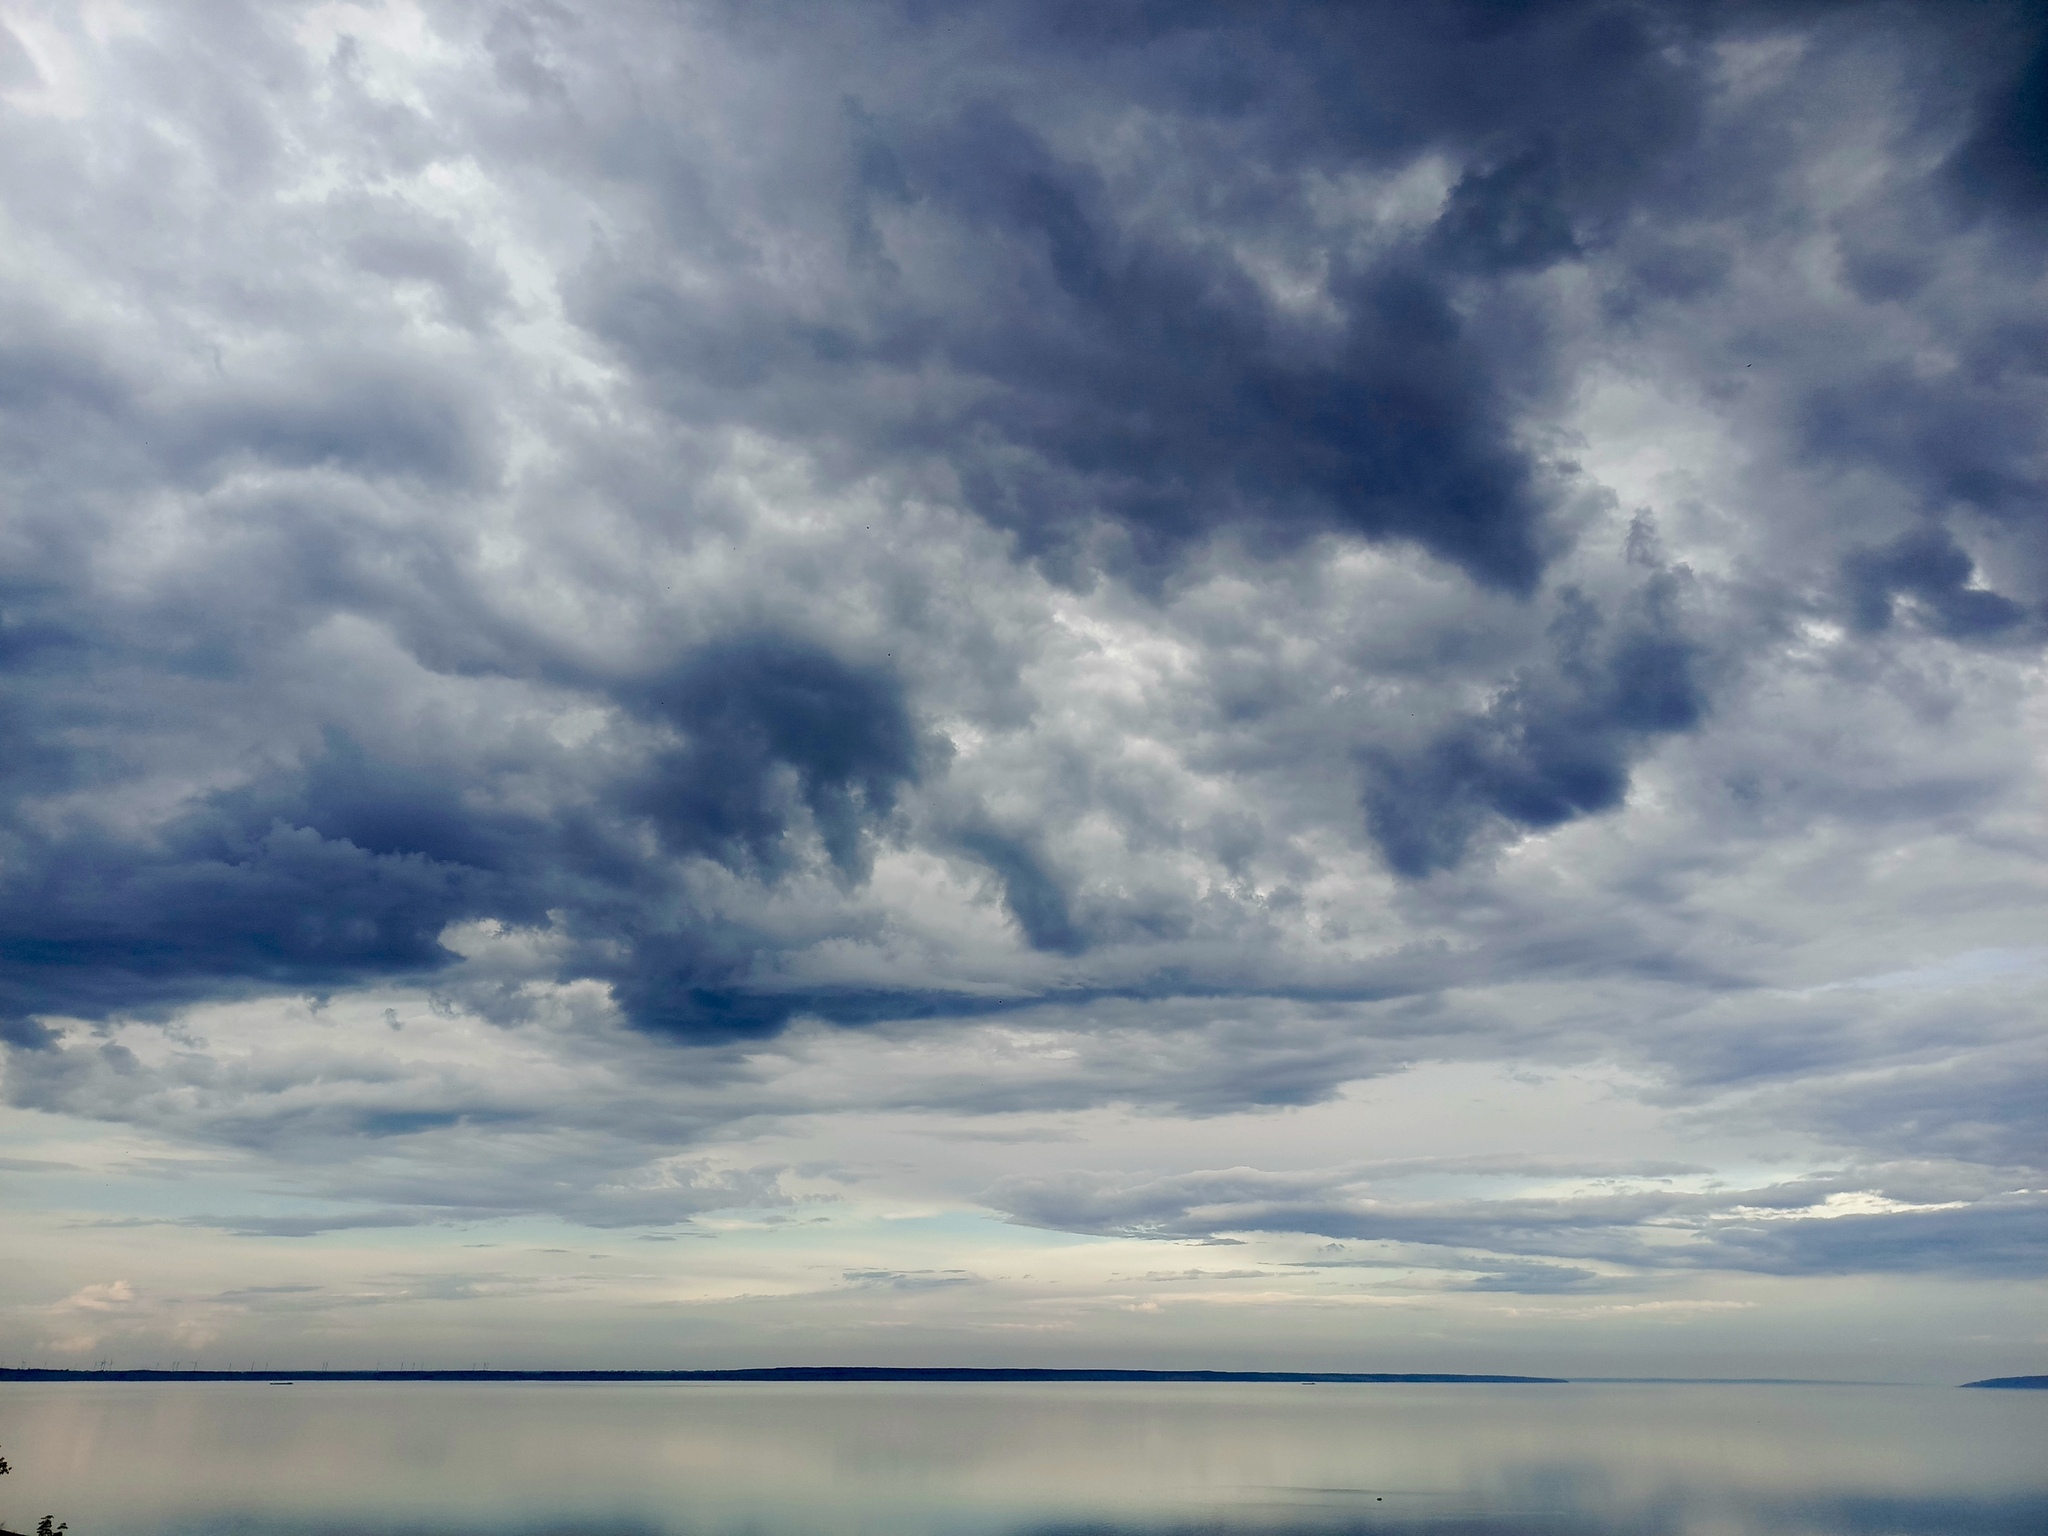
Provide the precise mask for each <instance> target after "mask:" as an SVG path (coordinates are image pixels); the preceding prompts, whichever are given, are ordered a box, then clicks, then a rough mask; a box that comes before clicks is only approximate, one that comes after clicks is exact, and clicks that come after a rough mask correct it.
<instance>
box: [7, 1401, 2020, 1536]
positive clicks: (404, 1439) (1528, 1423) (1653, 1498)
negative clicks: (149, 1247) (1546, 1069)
mask: <svg viewBox="0 0 2048 1536" xmlns="http://www.w3.org/2000/svg"><path fill="white" fill-rule="evenodd" d="M0 1445H4V1446H5V1447H6V1448H7V1452H8V1455H9V1457H10V1458H11V1459H12V1460H13V1462H14V1464H15V1468H16V1472H15V1475H13V1476H11V1477H9V1478H7V1479H6V1481H5V1482H4V1483H0V1524H4V1525H7V1526H9V1527H12V1528H13V1529H15V1530H23V1529H33V1526H34V1522H35V1519H36V1517H37V1516H39V1515H40V1514H42V1513H43V1512H44V1511H45V1510H54V1511H56V1512H57V1513H58V1514H59V1515H61V1516H63V1517H64V1518H66V1519H68V1520H69V1521H70V1522H71V1528H72V1533H73V1536H196V1533H200V1532H205V1533H209V1536H215V1533H217V1536H244V1533H250V1536H253V1533H257V1532H273V1531H274V1532H280V1533H291V1536H312V1533H333V1536H342V1533H365V1536H368V1533H378V1536H481V1533H507V1536H542V1533H561V1536H569V1533H590V1536H669V1533H674V1536H685V1533H707V1536H709V1533H734V1536H738V1533H747V1536H811V1533H824V1532H835V1533H836V1532H846V1533H869V1532H873V1533H883V1532H887V1533H891V1536H927V1533H930V1536H939V1533H956V1532H957V1533H963V1536H969V1533H971V1536H981V1533H989V1536H998V1533H999V1536H1013V1533H1015V1536H1025V1533H1031V1536H1053V1533H1078V1532H1095V1533H1105V1536H1107V1533H1124V1532H1133V1533H1136V1532H1146V1533H1153V1532H1158V1533H1163V1532H1178V1531H1186V1532H1194V1531H1203V1532H1216V1533H1232V1532H1239V1531H1242V1532H1263V1533H1276V1532H1290V1531H1300V1532H1359V1533H1363V1532H1385V1533H1389V1536H1394V1533H1406V1532H1427V1533H1430V1536H1462V1533H1472V1536H1482V1533H1483V1536H1508V1533H1515V1532H1530V1533H1545V1536H1549V1533H1556V1536H1566V1533H1586V1536H1605V1533H1610V1532H1614V1533H1620V1532H1642V1533H1652V1536H1736V1533H1748V1532H1761V1533H1778V1532H1785V1533H1800V1536H1808V1533H1812V1536H1820V1533H1832V1532H1853V1533H1857V1536H1899V1533H1909V1532H1910V1533H1916V1536H1917V1533H1922V1532H1925V1533H1929V1536H1933V1533H1940V1536H1980V1533H1994V1532H1995V1533H1999V1536H2008V1533H2010V1536H2020V1533H2025V1536H2042V1533H2044V1532H2048V1393H2026V1392H1964V1391H1957V1390H1954V1389H1950V1388H1936V1387H1872V1388H1865V1387H1733V1386H1728V1387H1715V1386H1705V1387H1695V1386H1603V1385H1574V1386H1513V1387H1509V1386H1408V1385H1370V1386H1368V1385H1357V1386H1348V1385H1329V1384H1325V1385H1319V1386H1314V1387H1302V1386H1291V1385H1285V1386H1283V1385H1256V1386H1254V1385H1246V1386H1228V1385H1212V1384H1182V1383H1175V1384H1162V1385H1124V1384H1109V1383H1075V1384H1031V1385H1009V1384H1003V1385H990V1386H980V1385H950V1384H948V1385H932V1384H903V1385H897V1384H889V1385H867V1384H852V1383H844V1384H842V1383H830V1384H818V1385H785V1384H775V1385H756V1384H751V1383H727V1382H718V1383H678V1384H666V1383H664V1384H650V1385H635V1386H609V1385H557V1384H547V1383H521V1384H511V1385H494V1386H473V1385H468V1384H460V1383H410V1384H402V1385H388V1384H378V1383H359V1382H344V1383H332V1384H301V1385H295V1386H290V1387H271V1386H263V1385H257V1384H251V1383H239V1382H229V1383H204V1384H191V1385H183V1384H180V1385H152V1384H141V1383H106V1384H99V1383H94V1384H73V1383H60V1384H50V1383H7V1384H0Z"/></svg>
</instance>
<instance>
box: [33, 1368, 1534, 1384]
mask: <svg viewBox="0 0 2048 1536" xmlns="http://www.w3.org/2000/svg"><path fill="white" fill-rule="evenodd" d="M0 1381H260V1382H276V1383H282V1382H286V1381H290V1382H301V1381H309V1382H310V1381H475V1382H493V1381H595V1382H636V1381H770V1382H772V1381H930V1382H947V1381H961V1382H976V1381H985V1382H1031V1381H1136V1382H1145V1381H1217V1382H1232V1381H1242V1382H1259V1381H1271V1382H1296V1383H1302V1384H1310V1383H1315V1382H1422V1383H1473V1384H1500V1383H1524V1384H1531V1385H1544V1386H1561V1385H1564V1384H1565V1382H1566V1378H1564V1377H1562V1376H1470V1375H1458V1374H1450V1373H1444V1372H1378V1371H1374V1372H1359V1371H1109V1370H1103V1371H1088V1370H1074V1371H1062V1370H1025V1369H1016V1370H1007V1369H978V1368H974V1367H961V1368H956V1367H948V1366H933V1367H924V1366H886V1365H884V1366H868V1365H784V1366H768V1367H763V1368H759V1369H754V1370H737V1371H484V1370H473V1371H289V1370H284V1371H280V1370H267V1371H71V1370H45V1369H40V1368H32V1367H17V1368H13V1369H5V1368H0Z"/></svg>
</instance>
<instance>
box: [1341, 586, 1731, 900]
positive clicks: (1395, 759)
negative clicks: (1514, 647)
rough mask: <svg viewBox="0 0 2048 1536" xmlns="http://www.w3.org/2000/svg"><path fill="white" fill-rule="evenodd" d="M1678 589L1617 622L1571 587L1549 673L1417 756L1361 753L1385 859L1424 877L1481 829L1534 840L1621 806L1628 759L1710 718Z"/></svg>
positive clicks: (1551, 634) (1525, 677)
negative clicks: (1489, 825)
mask: <svg viewBox="0 0 2048 1536" xmlns="http://www.w3.org/2000/svg"><path fill="white" fill-rule="evenodd" d="M1676 585H1677V583H1676V582H1675V581H1674V579H1673V578H1671V577H1670V576H1668V575H1660V576H1659V577H1658V578H1657V579H1655V580H1653V581H1652V582H1650V583H1649V584H1648V585H1647V586H1646V587H1645V588H1644V589H1643V591H1642V592H1641V593H1640V594H1638V596H1637V598H1636V600H1635V602H1634V604H1633V605H1632V606H1633V608H1634V610H1635V611H1634V612H1632V613H1630V614H1629V615H1627V616H1626V617H1625V618H1623V619H1622V621H1621V622H1620V623H1618V624H1610V623H1609V622H1608V620H1607V618H1606V616H1605V615H1604V614H1603V613H1602V612H1601V610H1600V608H1599V606H1598V605H1597V604H1596V603H1595V602H1593V601H1591V600H1590V599H1588V598H1586V597H1585V596H1583V595H1582V594H1580V593H1578V592H1575V591H1573V590H1571V589H1566V591H1565V592H1564V593H1563V594H1562V596H1563V602H1562V604H1561V611H1560V613H1559V614H1558V617H1557V618H1556V619H1554V620H1553V621H1552V622H1551V624H1550V626H1549V630H1548V633H1547V635H1546V640H1547V642H1548V647H1549V649H1550V651H1551V653H1552V654H1551V656H1550V657H1549V658H1546V661H1547V664H1538V665H1536V666H1532V667H1530V668H1528V669H1526V670H1524V671H1523V672H1521V673H1520V674H1518V675H1517V676H1516V677H1515V679H1514V680H1513V682H1512V683H1511V684H1510V685H1509V686H1508V688H1507V689H1505V690H1504V691H1503V692H1502V693H1501V694H1500V695H1499V696H1498V697H1496V698H1495V699H1494V700H1493V701H1492V703H1490V704H1489V705H1488V706H1487V708H1486V709H1485V711H1484V712H1483V713H1481V714H1478V715H1476V716H1468V717H1466V718H1463V719H1459V720H1455V721H1453V722H1452V723H1451V724H1450V726H1449V727H1448V729H1446V730H1445V731H1444V732H1443V733H1442V734H1440V735H1439V736H1437V737H1436V738H1435V739H1434V740H1432V741H1430V742H1428V743H1427V744H1426V745H1425V746H1424V747H1422V748H1421V749H1420V750H1419V751H1410V752H1408V753H1406V754H1399V753H1395V752H1390V751H1388V750H1386V749H1383V748H1369V749H1367V750H1366V752H1365V753H1364V754H1363V755H1364V757H1365V762H1366V772H1367V780H1366V783H1367V787H1366V793H1365V810H1366V824H1367V826H1368V827H1369V829H1370V830H1371V832H1372V835H1373V838H1374V840H1375V841H1376V842H1378V844H1379V845H1380V848H1381V850H1382V851H1383V852H1384V853H1385V854H1386V857H1387V861H1388V862H1389V863H1390V864H1392V865H1393V866H1394V868H1395V869H1397V870H1399V871H1400V872H1401V873H1402V874H1404V875H1412V876H1420V875H1427V874H1429V873H1431V872H1432V871H1434V870H1438V869H1443V868H1448V867H1451V866H1454V865H1456V864H1458V863H1459V862H1460V861H1461V860H1462V859H1463V858H1464V856H1465V853H1466V850H1467V848H1468V846H1469V845H1470V843H1471V841H1472V838H1473V835H1474V834H1475V832H1477V831H1478V830H1479V828H1480V827H1481V826H1482V825H1483V824H1484V823H1485V822H1486V821H1487V820H1488V819H1489V818H1498V819H1499V820H1501V821H1503V822H1505V823H1507V824H1509V825H1510V826H1513V827H1517V828H1529V829H1543V828H1548V827H1554V826H1557V825H1559V824H1560V823H1563V822H1567V821H1570V820H1573V819H1574V818H1576V817H1579V816H1585V815H1589V814H1592V813H1594V812H1598V811H1604V810H1608V809H1610V808H1612V807H1613V806H1615V805H1617V804H1619V803H1620V801H1621V799H1622V796H1623V795H1624V794H1625V793H1626V792H1627V789H1628V782H1629V767H1630V764H1631V760H1632V758H1633V757H1634V756H1635V755H1636V754H1637V753H1638V752H1640V751H1641V750H1642V749H1643V747H1644V745H1645V744H1646V743H1648V742H1650V741H1652V740H1654V739H1655V738H1656V737H1657V736H1660V735H1664V734H1667V733H1669V732H1673V731H1683V730H1688V729H1690V728H1691V727H1693V726H1695V725H1697V724H1698V723H1699V721H1700V717H1701V715H1702V714H1703V713H1704V711H1705V708H1706V688H1705V681H1706V679H1705V676H1704V673H1705V671H1706V668H1707V666H1708V665H1709V664H1710V662H1709V659H1708V658H1707V657H1706V656H1705V655H1704V653H1703V651H1702V648H1701V647H1700V646H1699V645H1698V644H1697V643H1695V642H1694V641H1693V640H1691V639H1690V638H1689V637H1687V636H1686V635H1685V634H1684V632H1683V630H1682V628H1681V627H1680V624H1679V620H1678V618H1677V615H1676V613H1675V608H1676V591H1675V587H1676Z"/></svg>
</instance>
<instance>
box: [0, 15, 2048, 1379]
mask: <svg viewBox="0 0 2048 1536" xmlns="http://www.w3.org/2000/svg"><path fill="white" fill-rule="evenodd" d="M0 15H4V20H5V28H6V29H5V30H4V31H0V110H4V124H0V135H4V140H5V142H6V144H7V146H8V150H7V153H6V154H5V155H4V156H0V219H4V226H0V498H4V499H0V508H4V511H0V1039H4V1041H5V1047H4V1050H5V1059H4V1069H0V1070H4V1077H0V1224H4V1230H5V1233H6V1261H5V1263H4V1264H0V1364H9V1365H11V1364H15V1363H18V1362H26V1363H30V1364H50V1365H63V1364H70V1365H89V1364H92V1363H94V1362H97V1361H101V1360H106V1361H111V1362H113V1363H115V1364H117V1365H124V1366H146V1365H169V1364H172V1363H173V1362H181V1363H182V1362H196V1363H198V1364H200V1365H202V1366H208V1367H227V1366H256V1367H259V1368H269V1367H273V1366H275V1367H279V1368H283V1367H299V1368H311V1367H315V1366H318V1365H320V1364H323V1363H325V1364H331V1365H333V1366H335V1367H337V1368H338V1367H342V1366H351V1367H353V1366H372V1365H377V1364H382V1365H386V1366H391V1365H396V1364H398V1363H401V1362H406V1363H416V1364H420V1365H424V1366H437V1367H447V1366H465V1365H470V1364H474V1363H480V1362H488V1363H489V1364H491V1365H492V1366H495V1367H503V1368H519V1367H526V1368H576V1367H607V1368H615V1367H644V1368H692V1367H727V1366H747V1365H784V1364H893V1365H1027V1366H1028V1365H1041V1366H1070V1367H1071V1366H1121V1367H1141V1368H1142V1367H1156V1368H1177V1367H1178V1368H1195V1367H1202V1368H1244V1369H1310V1368H1314V1369H1329V1370H1365V1371H1371V1370H1388V1371H1415V1370H1424V1371H1431V1370H1437V1371H1500V1370H1508V1371H1526V1372H1532V1373H1538V1374H1554V1375H1588V1374H1604V1375H1729V1376H1757V1375H1767V1376H1829V1377H1855V1378H1859V1379H1887V1380H1890V1379H1898V1380H1929V1381H1950V1380H1955V1381H1960V1380H1965V1379H1969V1378H1971V1377H1973V1376H1983V1375H1990V1374H2014V1373H2019V1372H2023V1371H2041V1370H2043V1369H2048V1285H2044V1281H2043V1277H2044V1275H2048V1145H2044V1135H2043V1126H2044V1124H2048V1116H2044V1114H2043V1111H2042V1106H2043V1104H2044V1102H2048V1050H2044V1027H2043V1016H2044V1009H2043V1003H2044V995H2048V784H2044V776H2043V763H2044V747H2048V686H2044V683H2048V678H2044V670H2043V661H2044V645H2048V536H2044V535H2048V280H2044V278H2048V20H2044V18H2043V15H2042V14H2041V13H2040V11H2039V10H2038V9H2037V8H2035V7H2032V6H2029V5H2026V4H2022V3H2017V0H2015V3H2004V0H1938V3H1934V0H1930V3H1925V4H1915V3H1909V0H1896V3H1884V0H1878V3H1854V4H1826V3H1820V0H1799V3H1794V0H1778V3H1765V0H1755V3H1748V0H1696V3H1652V0H1526V3H1505V0H1430V3H1400V4H1392V3H1389V4H1373V3H1366V4H1357V3H1352V4H1338V5H1316V4H1305V3H1302V4H1297V3H1286V0H1266V3H1260V4H1256V5H1253V4H1237V5H1232V4H1214V3H1206V0H1178V3H1173V4H1161V3H1152V0H1090V3H1067V0H990V3H974V0H960V3H949V0H845V3H840V4H834V5H830V6H815V5H799V4H788V3H783V0H748V3H726V0H607V3H606V4H603V5H576V4H572V3H552V0H515V3H506V4H500V3H495V0H446V3H437V0H389V3H367V0H366V3H361V4H356V3H298V0H261V3H249V4H242V3H237V0H209V3H206V4H203V5H190V4H156V3H150V0H132V3H117V0H5V4H4V5H0Z"/></svg>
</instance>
